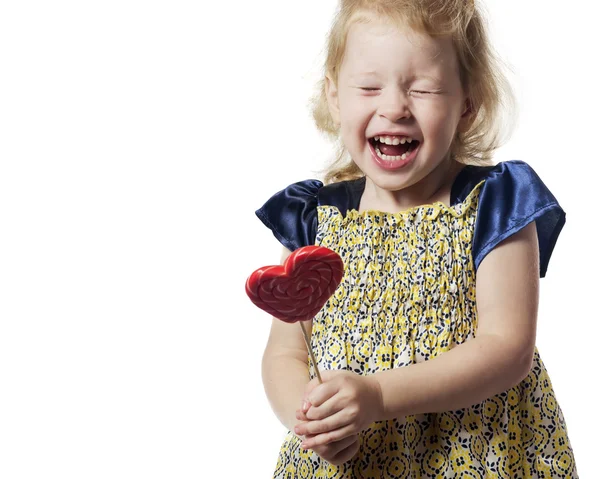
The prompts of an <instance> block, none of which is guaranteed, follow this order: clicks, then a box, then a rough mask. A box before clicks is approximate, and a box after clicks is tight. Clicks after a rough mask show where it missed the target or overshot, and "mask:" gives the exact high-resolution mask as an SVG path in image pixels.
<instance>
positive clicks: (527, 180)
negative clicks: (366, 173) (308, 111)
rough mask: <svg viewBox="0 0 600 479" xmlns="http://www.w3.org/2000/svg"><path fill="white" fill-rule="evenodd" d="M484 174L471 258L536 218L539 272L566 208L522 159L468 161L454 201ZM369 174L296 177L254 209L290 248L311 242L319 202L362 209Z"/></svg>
mask: <svg viewBox="0 0 600 479" xmlns="http://www.w3.org/2000/svg"><path fill="white" fill-rule="evenodd" d="M482 180H485V183H484V185H483V187H482V190H481V193H480V196H479V208H478V213H477V221H476V224H475V231H474V236H473V248H472V254H473V262H474V265H475V269H476V270H477V269H478V268H479V265H480V264H481V261H482V260H483V258H485V256H486V255H487V254H488V253H489V252H490V251H491V250H492V249H493V248H494V247H495V246H497V245H498V244H499V243H500V242H501V241H503V240H504V239H506V238H508V237H509V236H510V235H512V234H514V233H516V232H517V231H519V230H521V229H522V228H524V227H525V226H527V225H528V224H529V223H531V222H532V221H535V222H536V227H537V234H538V241H539V249H540V277H542V278H543V277H544V276H545V275H546V271H547V268H548V262H549V261H550V256H551V255H552V251H553V249H554V246H555V244H556V240H557V239H558V235H559V234H560V231H561V230H562V227H563V226H564V224H565V212H564V211H563V209H562V208H561V207H560V205H559V204H558V202H557V201H556V198H555V197H554V196H553V195H552V193H551V192H550V191H549V190H548V188H547V187H546V185H544V183H543V182H542V180H541V179H540V177H539V176H538V175H537V174H536V173H535V171H534V170H533V169H532V168H531V167H530V166H529V165H528V164H527V163H524V162H522V161H517V160H514V161H507V162H502V163H499V164H498V165H496V166H486V167H481V166H473V165H470V166H466V167H464V168H463V169H462V170H461V172H460V173H459V174H458V176H457V177H456V179H455V181H454V184H453V185H452V191H451V194H450V204H451V205H455V204H457V203H460V202H462V201H464V199H465V198H466V197H467V195H468V194H469V193H470V192H471V191H472V190H473V188H474V187H475V186H476V185H477V184H478V183H479V182H480V181H482ZM364 187H365V178H364V177H363V178H360V179H358V180H353V181H344V182H340V183H334V184H332V185H327V186H323V183H322V182H321V181H319V180H305V181H300V182H298V183H294V184H292V185H290V186H288V187H287V188H285V189H283V190H281V191H279V192H278V193H276V194H275V195H273V196H272V197H271V198H270V199H269V201H267V202H266V203H265V204H264V205H263V206H262V207H261V208H260V209H258V210H257V211H256V215H257V216H258V217H259V218H260V219H261V220H262V222H263V223H264V224H265V225H266V226H267V227H268V228H269V229H271V231H273V234H274V235H275V237H276V238H277V239H278V240H279V241H280V242H281V243H282V244H283V245H284V246H285V247H286V248H287V249H289V250H290V251H293V250H295V249H297V248H300V247H301V246H307V245H312V244H314V242H315V238H316V234H317V206H321V205H331V206H336V207H337V208H338V209H339V210H340V212H341V213H342V214H343V215H346V213H347V212H348V211H349V210H353V209H354V210H358V207H359V204H360V198H361V196H362V193H363V191H364Z"/></svg>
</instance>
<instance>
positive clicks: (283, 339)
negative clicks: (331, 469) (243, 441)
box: [262, 248, 312, 431]
mask: <svg viewBox="0 0 600 479" xmlns="http://www.w3.org/2000/svg"><path fill="white" fill-rule="evenodd" d="M290 254H291V251H289V250H288V249H286V248H284V251H283V255H282V257H281V263H282V264H283V262H284V261H285V259H286V258H287V257H288V256H289V255H290ZM305 323H306V325H307V326H308V331H311V330H312V321H306V322H305ZM309 334H310V333H309ZM309 337H310V336H309ZM262 379H263V385H264V388H265V392H266V394H267V398H268V399H269V403H270V404H271V408H272V409H273V412H275V415H276V416H277V418H278V419H279V421H281V423H282V424H283V425H284V426H285V427H286V428H287V429H288V430H290V431H293V430H294V425H295V424H296V423H297V422H298V420H297V419H296V410H297V409H298V408H299V407H300V405H301V402H302V397H303V394H304V389H305V387H306V384H307V383H308V381H309V374H308V350H307V349H306V344H305V342H304V337H303V335H302V331H301V329H300V325H299V324H296V323H292V324H289V323H285V322H283V321H280V320H279V319H276V318H273V322H272V325H271V333H270V335H269V340H268V342H267V346H266V348H265V352H264V354H263V359H262Z"/></svg>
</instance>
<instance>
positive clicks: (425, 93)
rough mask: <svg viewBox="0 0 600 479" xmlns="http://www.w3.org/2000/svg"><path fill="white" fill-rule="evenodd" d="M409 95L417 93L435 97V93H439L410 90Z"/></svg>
mask: <svg viewBox="0 0 600 479" xmlns="http://www.w3.org/2000/svg"><path fill="white" fill-rule="evenodd" d="M409 93H418V94H421V95H435V94H436V93H439V92H437V91H423V90H410V92H409Z"/></svg>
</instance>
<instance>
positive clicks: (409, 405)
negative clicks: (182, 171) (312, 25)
mask: <svg viewBox="0 0 600 479" xmlns="http://www.w3.org/2000/svg"><path fill="white" fill-rule="evenodd" d="M510 95H511V94H510V89H509V87H508V86H507V83H506V81H505V79H504V77H503V75H502V73H501V71H500V69H499V68H498V62H497V60H496V59H495V56H494V55H493V53H492V49H491V47H490V45H489V42H488V34H487V32H486V28H485V23H484V20H483V18H482V15H481V13H480V11H479V9H478V8H477V7H476V5H474V4H473V3H472V2H471V1H470V0H455V1H454V0H343V1H342V2H341V7H340V10H339V13H338V15H337V17H336V19H335V22H334V24H333V27H332V30H331V32H330V35H329V38H328V50H327V58H326V65H325V75H324V78H323V81H322V84H321V90H320V95H319V96H318V98H317V100H316V104H315V109H314V117H315V119H316V122H317V126H318V127H319V128H320V129H321V130H323V131H325V132H327V133H329V134H331V135H332V136H333V137H334V138H338V139H339V140H340V143H341V145H342V151H341V152H340V155H339V157H338V161H337V162H336V163H335V164H334V165H333V166H332V167H331V168H330V169H329V171H328V172H327V174H326V175H325V182H324V183H325V184H323V183H322V182H321V181H318V180H307V181H301V182H299V183H295V184H293V185H290V186H289V187H287V188H285V189H284V190H282V191H280V192H279V193H277V194H275V195H274V196H273V197H272V198H271V199H270V200H269V201H267V202H266V203H265V205H264V206H263V207H262V208H260V209H259V210H258V211H257V215H258V216H259V218H260V219H261V220H262V221H263V222H264V223H265V225H266V226H268V227H269V228H270V229H271V230H272V231H273V233H274V234H275V236H276V238H277V239H278V240H279V241H280V242H281V243H282V244H283V246H284V247H285V248H284V255H283V258H282V259H285V257H286V256H287V254H289V252H290V251H293V250H294V249H296V248H299V247H301V246H306V245H309V244H317V245H322V246H326V247H328V248H330V249H332V250H334V251H336V252H337V253H338V254H339V255H340V256H341V258H342V260H343V261H344V265H345V275H344V278H343V280H342V283H341V284H340V286H339V287H338V289H337V290H336V292H335V293H334V295H333V296H332V297H331V298H330V299H329V301H328V302H327V303H326V305H325V306H324V307H323V309H322V310H321V311H320V312H319V313H318V315H317V316H316V317H315V318H314V319H313V320H312V322H311V323H310V328H311V331H312V333H311V342H312V347H313V349H314V352H315V355H316V358H317V363H318V364H309V359H308V354H307V349H306V347H305V345H304V342H303V339H302V335H301V330H300V328H299V327H298V325H297V324H296V325H294V324H291V325H290V324H286V323H283V322H281V321H279V320H276V319H274V320H273V324H272V329H271V334H270V337H269V341H268V344H267V347H266V350H265V353H264V360H263V379H264V385H265V390H266V393H267V396H268V398H269V400H270V402H271V405H272V407H273V409H274V411H275V413H276V415H277V416H278V418H279V419H280V420H281V422H282V423H283V424H284V425H285V426H286V427H287V428H289V431H290V432H289V433H288V435H287V437H286V439H285V442H284V444H283V446H282V448H281V451H280V454H279V460H278V463H277V466H276V470H275V474H274V477H275V478H282V479H283V478H289V479H292V478H313V477H329V478H359V477H360V478H426V477H427V478H455V477H456V478H458V477H465V478H492V477H502V478H511V479H514V478H542V477H543V478H554V477H566V478H576V477H578V476H577V472H576V468H575V462H574V458H573V453H572V450H571V447H570V444H569V439H568V437H567V428H566V425H565V421H564V419H563V414H562V412H561V409H560V407H559V405H558V404H557V402H556V398H555V395H554V392H553V389H552V385H551V383H550V379H549V378H548V375H547V373H546V369H545V368H544V364H543V363H542V361H541V359H540V357H539V355H538V352H537V350H536V348H535V333H536V316H537V308H538V284H539V278H540V277H544V276H545V274H546V269H547V267H548V262H549V259H550V255H551V253H552V250H553V248H554V245H555V243H556V240H557V237H558V235H559V233H560V231H561V229H562V227H563V225H564V222H565V213H564V211H563V210H562V209H561V207H560V205H559V204H558V203H557V201H556V199H555V198H554V196H553V195H552V194H551V193H550V191H549V190H548V189H547V188H546V186H545V185H544V183H543V182H542V181H541V179H540V178H539V177H538V176H537V175H536V173H535V172H534V171H533V170H532V169H531V168H530V167H529V166H528V165H527V164H526V163H523V162H521V161H510V162H505V163H500V164H498V165H495V166H494V165H493V163H491V158H492V154H493V151H494V150H495V149H496V148H497V147H498V146H499V144H500V142H499V140H498V138H499V137H500V127H499V125H500V122H499V113H500V106H501V104H502V103H501V100H502V99H503V98H508V99H510V98H511V96H510ZM315 367H318V368H319V369H320V370H321V371H323V372H322V377H323V384H319V383H318V381H317V380H316V379H315V378H314V377H315V373H314V368H315ZM309 381H310V382H309ZM307 383H308V385H307Z"/></svg>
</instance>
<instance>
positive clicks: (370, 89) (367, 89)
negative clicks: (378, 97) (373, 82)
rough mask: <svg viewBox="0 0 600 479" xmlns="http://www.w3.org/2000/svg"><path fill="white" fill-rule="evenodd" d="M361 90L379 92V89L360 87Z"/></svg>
mask: <svg viewBox="0 0 600 479" xmlns="http://www.w3.org/2000/svg"><path fill="white" fill-rule="evenodd" d="M360 89H361V90H363V91H377V90H379V88H368V87H360Z"/></svg>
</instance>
